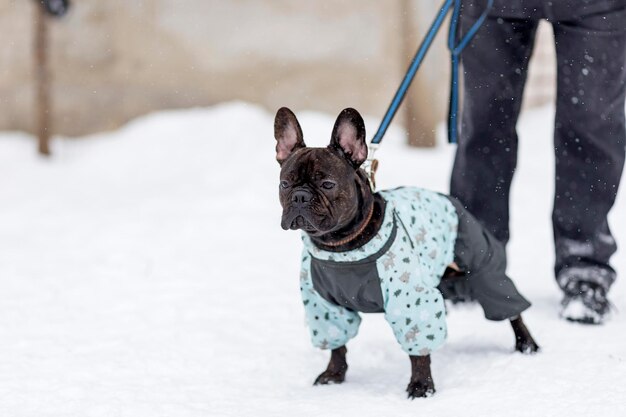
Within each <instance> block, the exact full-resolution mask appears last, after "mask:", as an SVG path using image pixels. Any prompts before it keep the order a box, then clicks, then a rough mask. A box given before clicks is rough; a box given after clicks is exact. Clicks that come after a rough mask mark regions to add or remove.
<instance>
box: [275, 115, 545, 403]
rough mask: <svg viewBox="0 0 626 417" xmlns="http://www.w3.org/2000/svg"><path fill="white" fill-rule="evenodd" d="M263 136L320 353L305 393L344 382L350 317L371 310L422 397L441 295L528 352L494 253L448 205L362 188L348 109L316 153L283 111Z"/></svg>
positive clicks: (358, 131) (359, 127)
mask: <svg viewBox="0 0 626 417" xmlns="http://www.w3.org/2000/svg"><path fill="white" fill-rule="evenodd" d="M274 137H275V139H276V160H277V161H278V163H279V164H280V167H281V169H280V185H279V190H280V191H279V198H280V203H281V206H282V209H283V212H282V219H281V226H282V228H283V229H285V230H301V231H302V232H303V236H302V239H303V242H304V246H305V250H304V252H303V257H302V273H301V277H300V282H301V293H302V298H303V303H304V306H305V314H306V317H307V322H308V325H309V328H310V331H311V337H312V340H313V344H314V345H315V346H317V347H319V348H322V349H330V350H331V355H330V361H329V363H328V366H327V368H326V370H325V371H324V372H322V373H321V374H320V375H319V376H318V377H317V378H316V379H315V383H314V384H315V385H317V384H328V383H341V382H343V381H344V379H345V375H346V371H347V369H348V365H347V362H346V353H347V349H346V346H345V344H346V342H347V341H348V340H349V339H350V338H352V337H354V336H355V335H356V333H357V330H358V325H359V323H360V316H359V314H358V313H360V312H361V313H363V312H365V313H370V312H380V313H384V314H385V318H386V320H387V321H388V322H389V324H390V325H391V327H392V329H393V331H394V335H395V336H396V338H397V340H398V342H399V343H400V345H401V347H402V348H403V349H404V350H405V351H406V352H407V353H408V354H409V359H410V362H411V378H410V381H409V384H408V386H407V392H408V397H409V398H417V397H427V396H430V395H432V394H434V392H435V385H434V382H433V378H432V374H431V369H430V362H431V360H430V352H431V351H432V350H434V349H435V348H437V347H439V346H440V345H441V344H442V343H443V340H444V339H445V336H446V331H447V330H446V325H445V315H446V313H445V306H444V304H443V298H444V297H445V298H449V299H450V300H452V301H453V302H458V301H466V300H468V299H471V300H475V301H478V302H479V303H480V304H481V306H482V307H483V309H484V311H485V316H486V317H487V318H488V319H491V320H505V319H508V320H509V321H510V324H511V326H512V328H513V332H514V335H515V349H516V350H517V351H520V352H523V353H534V352H537V351H538V350H539V346H538V345H537V343H536V342H535V341H534V339H533V338H532V336H531V334H530V332H529V331H528V329H527V327H526V326H525V324H524V322H523V321H522V317H521V315H520V313H521V311H523V310H525V309H526V308H528V306H530V303H528V302H527V301H526V300H525V299H524V298H523V297H522V296H521V295H520V294H519V293H518V292H517V290H516V289H515V287H514V285H513V283H512V281H511V280H510V279H509V278H508V277H507V276H506V275H505V272H504V268H505V267H506V256H505V252H504V248H503V246H502V244H501V243H499V242H498V241H497V240H496V239H495V238H493V236H491V235H490V234H489V232H487V231H486V230H485V229H484V228H483V227H482V226H481V225H480V224H479V223H478V222H477V221H476V219H474V218H473V217H472V216H471V214H470V213H468V212H467V211H466V210H465V209H464V208H463V206H462V205H461V204H460V203H459V202H458V201H457V200H455V199H453V198H451V197H449V196H444V195H442V194H438V193H435V192H432V191H428V190H425V189H420V188H398V189H395V190H384V191H380V192H373V191H372V189H371V186H370V183H369V180H368V177H367V174H366V173H365V171H364V170H363V169H362V168H361V167H362V164H363V163H364V162H365V161H366V159H367V156H368V147H367V144H366V141H365V124H364V122H363V119H362V117H361V115H360V114H359V113H358V112H357V111H356V110H354V109H352V108H347V109H344V110H343V111H342V112H341V113H340V114H339V116H338V118H337V120H336V122H335V125H334V127H333V130H332V134H331V138H330V144H329V145H328V146H327V147H326V148H312V147H307V146H306V145H305V143H304V138H303V134H302V129H301V127H300V124H299V122H298V120H297V118H296V116H295V115H294V114H293V112H292V111H291V110H289V109H288V108H285V107H283V108H281V109H279V110H278V112H277V113H276V118H275V121H274Z"/></svg>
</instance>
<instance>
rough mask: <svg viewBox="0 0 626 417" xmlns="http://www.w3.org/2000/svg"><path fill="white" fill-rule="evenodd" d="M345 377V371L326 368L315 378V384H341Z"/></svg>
mask: <svg viewBox="0 0 626 417" xmlns="http://www.w3.org/2000/svg"><path fill="white" fill-rule="evenodd" d="M345 379H346V373H345V372H333V371H329V370H326V371H324V372H322V373H321V374H320V375H319V376H318V377H317V378H316V379H315V382H314V383H313V385H326V384H341V383H342V382H343V381H344V380H345Z"/></svg>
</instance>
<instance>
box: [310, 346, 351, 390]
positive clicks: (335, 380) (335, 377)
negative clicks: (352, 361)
mask: <svg viewBox="0 0 626 417" xmlns="http://www.w3.org/2000/svg"><path fill="white" fill-rule="evenodd" d="M347 352H348V349H346V347H345V346H341V347H339V348H337V349H333V350H331V352H330V362H328V367H327V368H326V370H325V371H324V372H322V373H321V374H320V375H319V376H318V377H317V378H316V379H315V382H314V383H313V385H325V384H341V383H342V382H343V381H344V379H345V378H346V371H347V370H348V362H346V353H347Z"/></svg>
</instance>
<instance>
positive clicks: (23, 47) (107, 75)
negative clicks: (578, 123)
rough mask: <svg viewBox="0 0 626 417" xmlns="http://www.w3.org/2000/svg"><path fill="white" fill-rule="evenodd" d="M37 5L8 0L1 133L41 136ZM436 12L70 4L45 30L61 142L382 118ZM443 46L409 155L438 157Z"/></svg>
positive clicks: (243, 1) (382, 1)
mask: <svg viewBox="0 0 626 417" xmlns="http://www.w3.org/2000/svg"><path fill="white" fill-rule="evenodd" d="M35 5H36V4H35V2H34V1H32V0H0V39H2V46H1V47H0V130H25V131H30V132H32V131H33V130H34V126H35V123H34V119H35V112H34V107H35V102H34V100H35V99H34V97H35V89H34V81H33V80H34V72H33V71H34V62H33V56H34V54H33V31H34V27H33V16H34V10H35V9H34V7H35ZM438 8H439V2H430V1H423V0H343V1H333V2H305V1H296V0H274V1H269V0H257V1H253V0H228V1H227V0H223V1H218V0H184V1H183V0H109V1H102V0H74V1H73V7H72V9H71V10H70V13H69V14H68V15H66V16H65V17H63V18H62V19H60V20H57V19H50V20H49V22H48V24H49V31H50V33H49V35H50V36H49V39H50V42H49V50H48V53H49V57H50V67H51V75H52V84H51V85H52V87H51V89H52V100H53V105H52V109H51V112H52V119H53V126H52V131H53V132H54V133H56V134H63V135H68V136H77V135H83V134H86V133H90V132H95V131H101V130H108V129H114V128H116V127H119V126H120V125H121V124H123V123H125V122H126V121H128V120H130V119H132V118H133V117H136V116H138V115H141V114H145V113H148V112H151V111H154V110H160V109H172V108H184V107H193V106H208V105H212V104H215V103H219V102H222V101H229V100H245V101H249V102H253V103H258V104H261V105H263V106H265V107H266V108H267V109H268V110H270V111H274V110H275V109H277V108H278V107H280V106H289V107H291V108H292V109H294V110H296V111H300V110H305V109H306V110H320V111H325V112H329V113H332V114H334V113H338V112H339V111H340V110H341V109H342V108H344V107H348V106H351V107H355V108H357V109H359V110H360V111H361V112H362V113H364V114H367V115H371V116H375V117H382V115H383V114H384V111H385V110H386V108H387V105H388V103H389V101H390V99H391V97H392V95H393V93H394V92H395V90H396V88H397V86H398V84H399V82H400V80H401V77H402V76H403V74H404V71H405V69H406V67H407V65H408V62H409V61H410V59H411V58H412V56H413V54H414V52H415V50H416V48H417V45H418V42H419V40H421V38H422V36H423V34H424V32H425V31H426V30H427V28H428V26H429V25H430V22H431V20H432V19H433V17H434V16H435V14H436V11H437V10H438ZM544 37H546V36H545V34H544ZM540 39H541V37H540ZM444 41H445V34H443V33H442V34H440V35H439V36H438V38H437V40H436V42H435V45H434V47H433V49H432V50H431V51H430V52H429V54H428V56H427V59H426V61H425V63H424V66H423V67H422V69H421V70H420V72H419V74H418V77H417V79H416V81H415V83H414V84H413V86H412V88H411V94H410V97H409V101H408V103H406V104H407V105H406V106H404V107H403V109H402V112H401V113H402V114H399V117H398V122H400V123H404V124H405V126H406V127H407V128H408V132H409V133H410V136H411V140H412V141H413V142H421V143H424V144H432V143H433V140H434V129H435V127H436V124H437V123H438V122H440V121H442V120H443V118H444V116H445V112H446V111H447V99H448V85H447V83H448V71H449V70H448V66H449V58H448V54H447V50H446V49H445V45H444ZM546 41H547V42H546ZM546 41H543V42H542V43H541V45H543V44H545V45H549V43H550V40H549V33H548V34H547V37H546ZM541 45H540V46H538V50H539V51H542V53H543V54H544V55H545V57H543V58H541V54H539V55H540V59H535V60H534V61H535V62H534V63H533V68H535V67H536V68H539V70H533V69H531V77H530V85H529V89H528V91H527V94H529V95H530V96H531V97H532V99H531V100H530V102H532V104H540V103H541V102H545V101H547V100H549V99H550V94H549V93H548V94H546V93H545V91H549V90H550V89H551V88H552V84H550V83H551V78H550V77H552V79H553V72H552V73H551V72H550V70H549V69H548V70H547V71H546V68H549V67H550V66H551V63H550V59H551V54H550V49H549V47H542V46H541ZM544 49H545V51H547V52H543V51H544ZM535 73H537V74H539V75H538V76H537V77H535V76H534V75H533V74H535ZM372 133H373V132H372Z"/></svg>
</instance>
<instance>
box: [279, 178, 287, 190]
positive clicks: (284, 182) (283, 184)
mask: <svg viewBox="0 0 626 417" xmlns="http://www.w3.org/2000/svg"><path fill="white" fill-rule="evenodd" d="M280 188H289V183H288V182H287V181H284V180H283V181H281V182H280Z"/></svg>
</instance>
